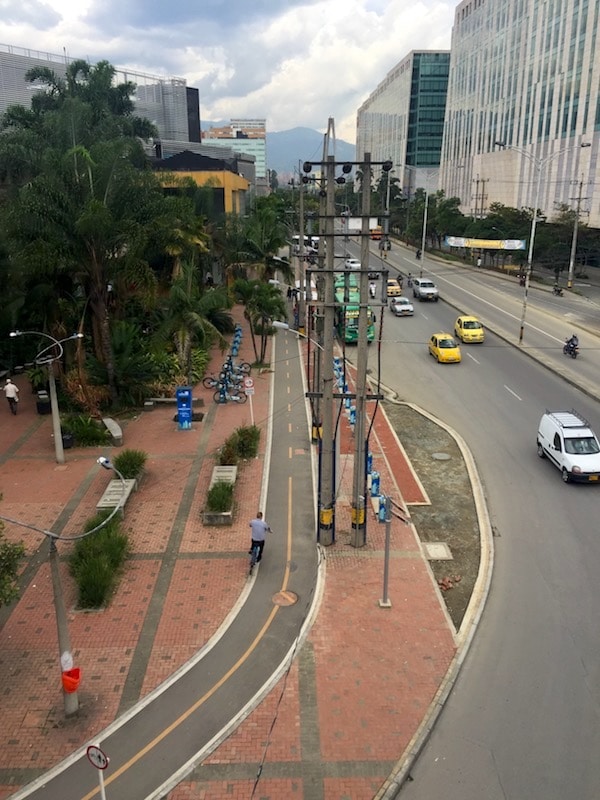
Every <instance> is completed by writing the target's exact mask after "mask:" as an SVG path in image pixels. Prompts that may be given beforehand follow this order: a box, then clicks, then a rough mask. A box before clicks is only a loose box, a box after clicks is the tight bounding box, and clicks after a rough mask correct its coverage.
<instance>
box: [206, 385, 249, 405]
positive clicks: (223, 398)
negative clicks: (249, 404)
mask: <svg viewBox="0 0 600 800" xmlns="http://www.w3.org/2000/svg"><path fill="white" fill-rule="evenodd" d="M240 389H241V387H239V386H235V387H227V386H222V387H221V388H220V389H217V391H216V392H215V393H214V394H213V400H214V401H215V403H228V402H229V401H230V400H231V401H232V402H233V403H240V404H242V405H243V404H244V403H245V402H246V401H247V400H248V395H247V394H246V393H245V392H241V391H240Z"/></svg>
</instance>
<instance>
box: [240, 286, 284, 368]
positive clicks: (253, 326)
mask: <svg viewBox="0 0 600 800" xmlns="http://www.w3.org/2000/svg"><path fill="white" fill-rule="evenodd" d="M234 294H235V296H236V298H237V299H238V300H239V301H240V302H241V303H242V304H243V305H244V317H245V318H246V319H247V320H248V326H249V328H250V336H251V338H252V348H253V350H254V356H255V360H256V362H257V363H258V364H263V363H264V360H265V356H266V352H267V340H268V337H269V335H270V333H271V326H270V323H271V320H274V319H276V320H285V319H286V317H287V309H286V306H285V301H284V299H283V297H282V295H281V292H280V291H279V289H278V288H277V287H276V286H272V285H271V284H269V283H264V282H263V281H259V280H253V281H249V280H245V279H243V278H238V280H236V282H235V284H234ZM257 336H258V337H259V340H260V346H257Z"/></svg>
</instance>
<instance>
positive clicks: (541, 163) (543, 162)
mask: <svg viewBox="0 0 600 800" xmlns="http://www.w3.org/2000/svg"><path fill="white" fill-rule="evenodd" d="M494 144H495V146H496V147H501V148H505V149H506V150H514V151H515V152H517V153H520V154H521V155H522V156H524V157H525V158H526V159H527V160H528V161H530V162H531V163H532V164H533V166H534V167H535V169H536V171H537V179H536V183H535V198H534V201H533V214H532V217H531V231H530V234H529V249H528V252H527V266H526V269H525V291H524V293H523V310H522V312H521V322H520V324H519V344H523V334H524V331H525V316H526V314H527V297H528V295H529V283H530V281H531V271H532V269H533V244H534V241H535V231H536V226H537V216H538V206H539V202H540V191H541V186H542V170H543V169H544V167H546V166H547V165H548V164H550V163H552V161H554V160H555V159H556V158H558V157H559V156H562V155H564V154H565V153H568V152H570V151H571V150H576V149H577V148H583V147H590V146H591V145H590V144H589V142H581V143H579V144H574V145H570V146H569V147H563V148H562V149H560V150H557V151H556V152H555V153H550V154H549V155H547V156H544V157H542V158H540V157H538V156H534V155H533V153H530V152H529V150H526V149H525V148H524V147H519V146H517V145H511V144H506V142H500V141H496V142H494Z"/></svg>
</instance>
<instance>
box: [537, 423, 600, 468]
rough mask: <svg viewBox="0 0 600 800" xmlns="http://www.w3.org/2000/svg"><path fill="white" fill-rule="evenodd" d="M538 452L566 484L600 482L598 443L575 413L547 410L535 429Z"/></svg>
mask: <svg viewBox="0 0 600 800" xmlns="http://www.w3.org/2000/svg"><path fill="white" fill-rule="evenodd" d="M537 453H538V456H539V457H540V458H545V457H546V456H547V457H548V458H549V459H550V461H552V463H553V464H554V465H555V466H556V467H558V469H559V470H560V472H561V475H562V479H563V481H564V482H565V483H568V482H569V481H582V482H586V483H587V482H600V444H599V443H598V439H597V437H596V434H595V433H594V431H593V430H592V429H591V428H590V425H589V423H588V422H587V421H586V420H585V419H584V418H583V417H582V416H581V415H580V414H578V413H577V412H576V411H546V413H545V414H544V415H543V417H542V418H541V420H540V424H539V426H538V433H537Z"/></svg>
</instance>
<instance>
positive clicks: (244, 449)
mask: <svg viewBox="0 0 600 800" xmlns="http://www.w3.org/2000/svg"><path fill="white" fill-rule="evenodd" d="M235 433H236V434H237V442H236V445H237V454H238V456H239V457H240V458H256V456H257V455H258V443H259V441H260V428H257V427H256V425H248V426H246V427H243V428H237V429H236V431H235Z"/></svg>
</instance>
